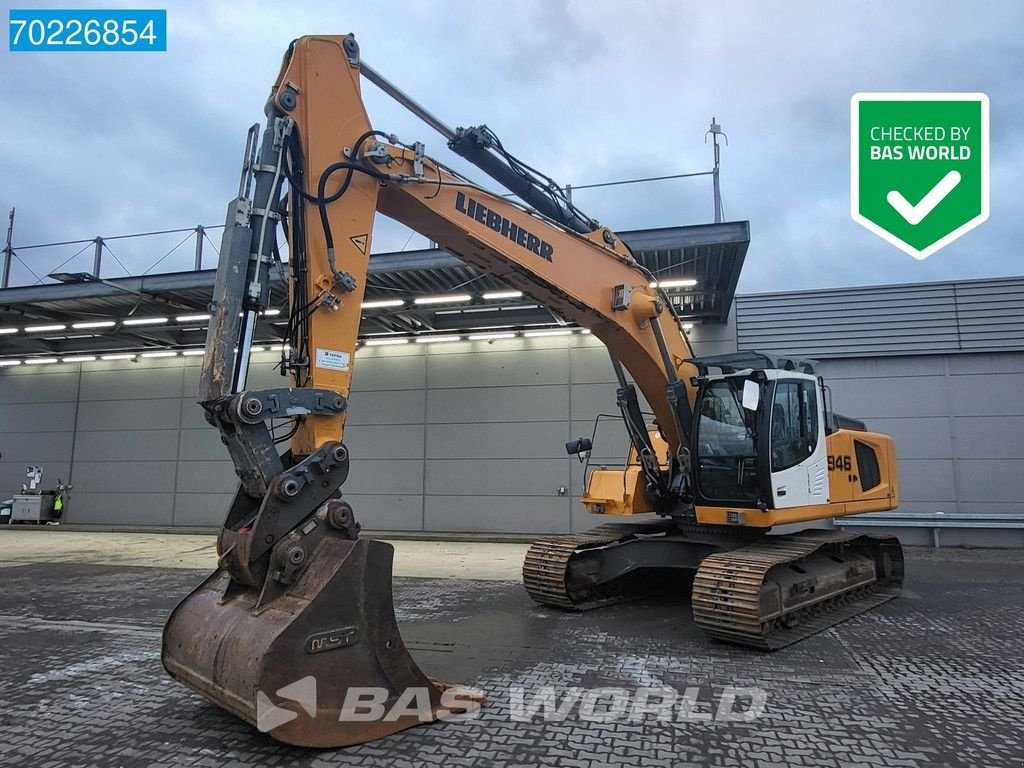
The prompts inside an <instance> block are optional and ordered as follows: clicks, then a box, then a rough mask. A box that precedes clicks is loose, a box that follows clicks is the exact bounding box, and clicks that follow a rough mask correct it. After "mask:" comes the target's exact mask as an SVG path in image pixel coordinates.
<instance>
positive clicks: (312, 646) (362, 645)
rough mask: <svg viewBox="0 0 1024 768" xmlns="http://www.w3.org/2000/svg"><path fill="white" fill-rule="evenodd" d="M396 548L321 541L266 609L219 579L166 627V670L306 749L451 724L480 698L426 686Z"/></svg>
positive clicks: (225, 576) (224, 574)
mask: <svg viewBox="0 0 1024 768" xmlns="http://www.w3.org/2000/svg"><path fill="white" fill-rule="evenodd" d="M393 556H394V549H393V548H392V547H391V546H390V545H389V544H385V543H384V542H379V541H369V540H365V539H355V540H349V539H339V538H325V539H324V540H322V541H321V542H320V543H319V544H318V545H317V548H316V549H315V550H314V552H313V553H312V555H311V557H310V562H309V563H308V565H307V566H306V568H305V569H304V570H303V571H302V573H301V576H299V578H298V579H296V580H295V582H294V583H293V584H291V585H290V586H289V588H288V589H287V590H286V591H284V592H283V593H282V594H280V595H279V596H277V597H275V598H273V599H272V600H270V601H269V602H265V603H264V602H263V598H261V594H260V593H261V591H262V590H261V589H260V588H257V587H245V586H242V585H239V584H237V583H235V582H233V581H232V580H231V577H230V575H229V573H228V571H227V570H226V569H223V568H222V569H221V570H218V571H217V572H216V573H214V574H213V575H212V576H210V577H209V578H208V579H207V580H206V581H205V582H203V584H202V585H200V586H199V587H198V588H197V589H196V590H195V591H194V592H192V594H190V595H189V596H188V597H187V598H185V600H183V601H182V602H181V604H179V605H178V607H177V608H176V609H175V610H174V612H173V613H172V614H171V617H170V619H169V620H168V622H167V625H166V627H165V628H164V635H163V664H164V668H165V669H166V670H167V671H168V672H169V673H170V674H171V675H172V676H173V677H175V678H176V679H178V680H180V681H181V682H182V683H184V684H185V685H187V686H189V687H190V688H192V689H193V690H195V691H197V692H198V693H200V694H202V695H203V696H205V697H207V698H208V699H211V700H212V701H214V702H215V703H217V704H219V705H220V706H221V707H223V708H224V709H226V710H228V711H229V712H232V713H234V714H235V715H237V716H238V717H240V718H242V719H243V720H246V721H247V722H249V723H251V724H253V725H255V726H256V727H257V728H258V729H259V730H261V731H264V732H267V733H269V734H270V735H271V736H272V737H273V738H275V739H277V740H279V741H283V742H286V743H288V744H294V745H296V746H302V747H342V746H348V745H352V744H360V743H362V742H366V741H371V740H373V739H378V738H380V737H382V736H386V735H388V734H390V733H395V732H397V731H401V730H404V729H406V728H411V727H412V726H415V725H419V724H421V723H424V722H430V721H433V720H438V719H442V718H444V717H446V716H449V715H454V714H460V713H466V712H471V711H473V710H475V709H477V708H479V706H480V703H481V702H482V699H480V698H478V697H475V696H474V694H473V693H472V692H468V691H463V690H460V689H456V688H451V687H449V686H446V685H443V684H439V683H436V682H434V681H433V680H431V679H430V678H428V677H427V676H426V675H424V674H423V672H422V671H421V670H420V668H419V666H418V665H417V664H416V662H415V661H414V660H413V659H412V657H411V656H410V655H409V652H408V651H407V650H406V647H405V644H404V643H403V642H402V637H401V635H400V634H399V631H398V626H397V622H396V619H395V613H394V606H393V602H392V594H391V567H392V560H393Z"/></svg>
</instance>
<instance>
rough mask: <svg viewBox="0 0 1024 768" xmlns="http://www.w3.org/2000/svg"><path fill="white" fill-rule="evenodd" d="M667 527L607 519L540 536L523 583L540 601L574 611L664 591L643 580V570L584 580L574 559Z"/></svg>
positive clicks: (526, 564) (531, 551)
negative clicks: (611, 578) (575, 569)
mask: <svg viewBox="0 0 1024 768" xmlns="http://www.w3.org/2000/svg"><path fill="white" fill-rule="evenodd" d="M665 529H666V526H665V525H663V524H657V523H654V524H652V523H646V524H644V523H606V524H605V525H599V526H598V527H597V528H593V529H591V530H589V531H586V532H585V533H574V534H570V535H566V536H551V537H548V538H545V539H538V540H537V541H535V542H533V544H531V545H530V549H529V550H528V551H527V553H526V559H525V560H524V561H523V585H524V586H525V587H526V591H527V592H528V593H529V594H530V597H532V598H533V599H534V600H536V601H537V602H538V603H543V604H544V605H550V606H554V607H555V608H563V609H566V610H572V611H589V610H591V609H593V608H601V607H603V606H606V605H614V604H616V603H624V602H626V601H628V600H635V599H637V598H640V597H646V596H648V595H651V594H655V593H657V592H659V591H661V590H660V587H659V585H657V584H656V583H654V580H647V582H648V583H647V584H646V585H644V584H642V583H641V581H640V579H639V578H638V577H639V576H640V572H639V571H638V572H636V573H635V574H631V575H630V576H626V577H623V578H620V579H616V580H615V581H612V582H608V583H605V584H592V585H584V584H581V583H579V582H580V580H579V579H574V578H573V577H574V575H575V574H574V573H573V568H572V565H571V564H570V560H571V559H572V558H573V556H574V555H579V554H582V553H583V552H585V551H586V550H590V549H595V548H597V547H604V546H608V545H610V544H614V543H616V542H620V541H627V540H629V539H630V538H632V537H633V536H636V535H637V534H644V533H658V532H660V531H664V530H665Z"/></svg>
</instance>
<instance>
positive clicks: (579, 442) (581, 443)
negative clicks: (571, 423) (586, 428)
mask: <svg viewBox="0 0 1024 768" xmlns="http://www.w3.org/2000/svg"><path fill="white" fill-rule="evenodd" d="M593 447H594V444H593V442H591V440H590V438H589V437H578V438H576V439H575V440H570V441H569V442H568V443H566V444H565V452H566V453H567V454H569V455H570V456H579V455H580V454H583V453H589V452H590V450H591V449H592V448H593Z"/></svg>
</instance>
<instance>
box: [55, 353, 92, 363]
mask: <svg viewBox="0 0 1024 768" xmlns="http://www.w3.org/2000/svg"><path fill="white" fill-rule="evenodd" d="M95 359H96V355H72V356H71V357H62V358H61V359H60V361H61V362H62V363H91V362H92V361H93V360H95Z"/></svg>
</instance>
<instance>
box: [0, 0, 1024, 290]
mask: <svg viewBox="0 0 1024 768" xmlns="http://www.w3.org/2000/svg"><path fill="white" fill-rule="evenodd" d="M1022 22H1024V11H1022V9H1021V6H1020V5H1019V4H1017V3H1014V2H1009V1H1007V2H992V3H980V4H979V3H976V4H973V5H971V6H968V5H966V4H962V3H958V4H954V3H924V2H915V3H899V4H896V3H874V2H872V3H864V2H859V3H846V4H842V5H836V4H823V3H816V2H800V3H783V2H776V3H757V4H753V3H752V4H746V5H744V4H734V5H732V6H714V5H710V4H706V3H695V2H694V3H682V2H672V1H669V0H665V1H664V2H544V1H542V0H535V1H533V2H530V1H528V0H521V1H520V0H505V1H503V2H480V1H479V0H477V1H475V2H471V1H470V0H455V1H453V2H440V1H438V2H409V3H392V4H391V5H389V6H388V9H387V12H386V13H383V12H382V11H381V9H380V7H379V6H369V5H365V6H359V5H353V4H341V5H338V6H334V5H324V4H319V3H317V4H314V3H288V4H281V3H273V2H263V3H209V4H205V5H200V4H198V3H196V4H177V5H173V6H172V7H171V8H170V10H169V29H170V46H169V51H168V53H167V54H156V55H145V56H144V55H139V54H121V55H102V54H99V55H98V54H11V53H6V52H5V53H3V54H0V67H2V72H3V78H2V82H0V109H2V114H3V115H4V116H5V125H6V132H7V135H8V136H9V137H11V139H12V140H11V141H8V142H7V143H6V145H7V146H6V148H5V150H4V152H3V153H0V204H3V205H4V207H5V208H6V207H7V206H9V205H17V206H18V225H17V236H16V244H18V243H20V244H27V243H30V242H40V241H49V240H58V239H69V238H77V237H91V236H93V235H95V234H104V235H110V234H117V233H121V232H128V231H138V230H146V229H161V228H167V227H173V226H190V225H193V224H195V223H198V222H203V223H216V222H218V221H219V220H220V219H221V217H222V215H223V214H222V211H223V207H224V203H225V201H226V199H227V198H228V197H230V195H231V193H232V190H233V188H234V186H235V183H236V180H237V173H238V164H239V159H240V154H241V150H242V144H243V140H244V133H245V129H246V127H247V125H248V124H249V123H251V122H253V121H255V120H257V119H259V118H261V117H262V106H263V101H264V99H265V98H266V94H267V92H268V89H269V87H270V84H271V82H272V80H273V78H274V75H275V74H276V72H277V68H278V65H279V62H280V56H281V54H282V53H283V51H284V49H285V48H286V46H287V44H288V42H289V41H290V40H291V39H292V38H294V37H296V36H298V35H300V34H304V33H317V32H320V33H345V32H349V31H351V32H355V33H356V35H357V36H358V38H359V39H360V41H361V44H362V48H363V54H364V56H365V57H366V59H367V61H369V62H370V63H372V64H373V66H375V67H376V68H377V69H378V70H380V71H381V72H383V73H385V74H386V75H387V76H388V77H389V78H390V79H392V80H393V81H395V82H396V83H398V84H399V85H401V86H402V87H403V88H405V89H406V90H408V91H409V92H410V93H411V94H413V95H414V96H415V97H416V98H417V99H419V100H420V101H421V102H423V103H424V104H426V105H428V106H429V107H430V108H431V109H432V110H433V111H435V112H436V113H437V114H438V115H439V116H441V117H442V118H444V119H446V120H447V121H449V122H450V123H451V124H453V125H467V124H476V123H481V122H486V123H487V124H489V125H490V126H491V127H493V128H494V129H495V130H496V131H497V132H498V133H499V134H500V135H501V136H502V139H503V141H504V142H505V144H506V146H508V147H510V148H511V149H512V150H513V151H514V152H516V153H517V154H518V155H520V156H522V157H523V158H524V159H525V160H527V161H528V162H530V163H531V164H533V165H535V166H537V167H539V168H541V169H543V170H545V171H546V172H548V173H550V174H551V175H553V176H555V177H556V178H558V179H559V180H560V181H562V182H563V183H573V184H584V183H588V182H598V181H607V180H612V179H621V178H632V177H638V176H644V175H660V174H664V173H671V172H677V171H688V170H698V169H705V168H707V167H708V166H709V165H710V149H709V148H708V147H706V146H705V145H704V144H703V133H704V130H705V129H706V127H707V124H708V122H709V120H710V118H711V116H712V115H714V116H716V117H717V118H718V119H719V121H720V122H722V124H723V126H724V128H725V130H726V132H727V133H728V135H729V139H730V146H729V147H727V148H725V149H724V150H723V170H722V173H723V182H722V183H723V190H724V195H725V203H726V212H727V215H728V216H729V217H730V218H743V219H750V221H751V228H752V232H753V242H752V245H751V248H750V253H749V257H748V263H747V266H746V269H745V272H744V276H743V280H742V283H741V290H744V291H755V290H757V291H760V290H785V289H789V288H810V287H823V286H832V285H850V284H870V283H885V282H896V281H923V280H935V279H951V278H968V277H983V276H992V275H1002V274H1017V273H1020V272H1022V271H1024V268H1022V266H1021V263H1020V259H1019V257H1018V256H1017V255H1016V248H1017V245H1016V244H1017V243H1018V242H1019V241H1020V240H1021V239H1022V236H1024V224H1022V223H1021V222H1022V220H1024V219H1022V217H1021V215H1020V214H1021V210H1020V208H1021V206H1020V203H1019V202H1018V200H1019V192H1018V190H1019V188H1020V185H1021V181H1022V163H1024V140H1022V139H1024V110H1022V107H1024V85H1022V84H1021V81H1020V78H1019V73H1020V71H1021V70H1022V68H1024V67H1022V64H1024V44H1022V43H1021V41H1020V40H1019V30H1020V29H1021V28H1024V24H1022ZM868 90H983V91H986V92H988V93H989V95H990V97H991V101H992V217H991V219H990V221H988V222H987V223H986V224H984V225H983V226H982V227H980V228H979V229H977V230H975V231H974V232H972V233H970V234H968V235H967V236H965V237H964V238H962V239H961V240H960V241H958V242H957V243H955V244H954V245H952V246H950V247H948V248H947V249H945V250H943V251H940V252H939V253H938V254H936V255H935V256H933V257H931V258H930V259H928V260H926V261H925V262H921V263H919V262H915V261H913V260H912V259H910V257H908V256H905V255H904V254H902V253H901V252H899V251H897V250H896V249H895V248H893V247H892V246H890V245H888V244H887V243H884V242H883V241H881V240H880V239H879V238H877V237H876V236H874V235H872V234H871V233H869V232H867V231H866V230H864V229H862V228H861V227H859V226H858V225H856V224H855V223H854V222H853V221H852V220H851V219H850V217H849V166H848V163H849V150H848V141H849V99H850V96H851V95H852V94H853V93H854V92H856V91H868ZM366 100H367V104H368V107H369V110H370V114H371V117H372V118H373V119H374V122H375V124H376V125H378V127H381V128H384V129H387V130H389V131H395V132H397V133H398V134H399V135H400V136H402V137H403V138H404V139H406V140H413V139H423V140H426V142H427V145H428V151H430V152H431V153H433V154H437V155H438V156H439V157H441V158H443V159H445V160H447V161H449V162H451V163H452V164H453V165H455V166H456V167H458V168H459V169H460V170H464V171H466V172H467V173H469V174H470V175H471V176H473V177H474V178H477V179H480V180H481V181H483V180H484V179H482V178H481V175H480V174H479V173H476V172H475V171H474V169H472V168H467V167H466V166H465V164H462V163H461V162H460V161H459V160H458V158H452V157H451V156H450V155H449V154H448V153H447V150H446V149H445V148H444V146H443V142H442V141H441V140H440V138H439V137H437V136H436V135H434V134H433V133H432V132H430V131H429V129H427V128H426V127H425V126H423V125H422V124H420V123H419V122H418V121H416V120H415V119H414V118H412V117H411V116H409V115H407V114H406V113H404V112H402V111H401V110H400V109H398V108H397V107H396V106H395V105H393V104H391V103H389V102H388V101H387V100H386V99H385V98H383V97H382V96H381V95H380V94H379V93H377V92H376V90H375V89H373V88H372V87H367V88H366ZM577 199H578V201H579V203H580V204H581V205H582V206H584V207H585V208H586V209H587V210H589V211H591V212H592V213H593V214H594V215H596V216H597V217H598V218H600V219H602V220H603V221H604V222H605V223H607V224H609V225H610V226H613V227H615V228H619V229H630V228H635V227H647V226H658V225H664V226H668V225H675V224H692V223H699V222H704V221H707V220H709V218H710V214H711V193H710V183H709V182H708V180H707V179H706V178H699V179H692V180H684V181H675V182H659V183H655V184H647V185H639V186H633V187H622V188H617V189H614V190H604V191H601V190H594V191H581V192H580V193H579V195H578V198H577ZM407 239H408V232H406V231H404V230H402V229H401V228H400V227H398V226H397V225H394V224H390V223H383V224H382V225H381V226H379V227H378V229H377V231H376V232H375V247H376V248H377V249H378V250H381V249H391V248H400V247H402V246H403V245H404V244H405V242H406V241H407ZM173 244H174V241H173V240H172V241H170V242H169V243H163V242H161V243H160V244H159V245H157V244H156V243H155V242H154V243H152V244H146V245H138V246H131V245H129V244H127V243H125V244H123V245H122V246H119V247H120V248H121V249H122V250H123V257H122V258H123V259H125V260H126V261H127V262H128V263H129V266H130V267H131V268H133V269H144V268H146V267H147V266H149V264H150V263H152V261H153V260H155V258H156V257H158V256H159V255H160V254H162V253H163V252H165V251H166V250H167V248H169V247H171V246H173ZM419 244H421V240H420V239H418V238H414V239H413V240H412V242H411V245H419ZM71 252H72V253H73V250H72V251H71ZM25 253H26V258H37V257H38V259H37V261H36V262H32V266H33V269H35V270H36V271H37V272H40V273H45V272H46V271H47V270H48V269H49V268H51V267H52V266H55V264H56V263H57V262H59V261H60V260H62V259H63V258H66V256H67V255H70V254H69V253H67V252H66V251H65V250H61V251H60V253H54V254H51V255H45V254H39V253H35V254H33V252H25ZM29 254H33V255H32V256H29ZM119 256H122V254H121V253H119ZM188 263H189V257H188V254H185V253H181V254H178V253H176V254H175V255H174V257H172V258H169V259H168V262H167V263H166V265H167V266H169V267H171V266H177V267H178V268H180V267H183V266H187V264H188ZM115 271H116V270H115ZM24 274H27V273H24Z"/></svg>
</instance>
